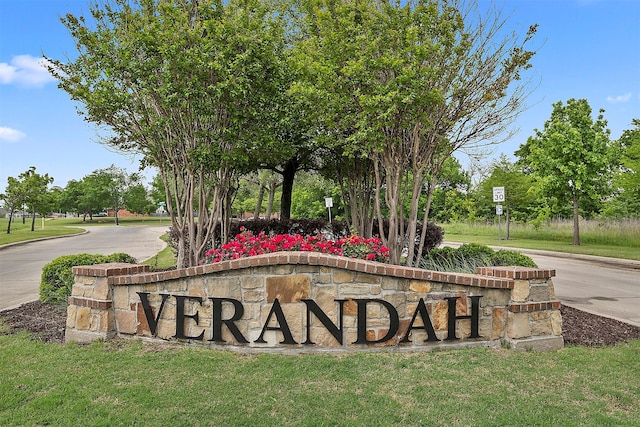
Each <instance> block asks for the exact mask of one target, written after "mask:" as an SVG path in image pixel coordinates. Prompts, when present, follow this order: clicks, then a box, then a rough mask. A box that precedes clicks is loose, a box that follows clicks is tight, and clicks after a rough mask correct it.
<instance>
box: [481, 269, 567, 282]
mask: <svg viewBox="0 0 640 427" xmlns="http://www.w3.org/2000/svg"><path fill="white" fill-rule="evenodd" d="M476 272H477V273H478V274H480V275H482V276H493V277H505V278H508V279H514V280H526V279H549V278H551V277H555V275H556V271H555V270H543V269H540V268H531V267H478V268H477V270H476Z"/></svg>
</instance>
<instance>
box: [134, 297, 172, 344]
mask: <svg viewBox="0 0 640 427" xmlns="http://www.w3.org/2000/svg"><path fill="white" fill-rule="evenodd" d="M136 293H137V294H138V295H139V296H140V302H141V303H142V308H143V309H144V315H145V317H146V318H147V323H148V324H149V330H150V331H151V335H153V336H154V337H155V336H156V329H157V328H158V319H160V315H161V314H162V309H163V308H164V303H165V302H166V301H167V298H169V296H170V295H169V294H160V296H162V302H161V303H160V309H159V310H158V314H157V315H156V317H153V311H151V306H150V305H149V299H148V298H147V296H148V295H149V292H136Z"/></svg>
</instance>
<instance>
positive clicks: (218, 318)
mask: <svg viewBox="0 0 640 427" xmlns="http://www.w3.org/2000/svg"><path fill="white" fill-rule="evenodd" d="M138 295H139V296H140V302H141V304H142V307H143V310H144V314H145V318H146V320H147V323H148V324H149V330H150V331H151V334H152V335H153V336H156V335H157V327H158V321H159V319H160V317H161V316H162V312H163V309H164V307H165V302H166V300H167V299H168V298H169V297H170V296H171V295H169V294H160V296H161V297H162V301H161V304H160V308H159V309H158V312H157V313H156V314H155V316H154V314H153V310H152V309H151V305H150V303H149V298H148V295H149V292H138ZM174 298H175V299H176V316H175V323H176V332H175V335H174V336H173V337H174V338H182V339H193V340H203V339H204V334H205V331H204V330H203V331H202V332H201V333H200V334H199V335H197V336H190V335H187V334H186V333H185V322H186V321H193V322H195V324H196V325H198V321H199V313H198V310H195V312H194V313H186V312H185V303H186V302H187V301H192V302H195V303H197V304H199V305H202V302H203V301H202V298H201V297H198V296H184V295H174ZM469 298H470V299H471V314H469V315H465V316H457V315H456V302H457V300H458V299H459V297H448V298H445V299H446V300H447V302H448V304H447V306H448V313H447V337H446V338H445V340H447V341H451V340H457V339H459V338H458V337H457V335H456V321H457V320H466V319H468V320H470V321H471V328H470V330H471V334H470V338H481V336H480V334H479V312H480V298H482V296H470V297H469ZM209 300H211V302H212V304H213V319H212V323H213V324H212V328H211V339H209V341H213V342H218V343H225V342H226V340H225V339H224V338H223V337H222V330H223V326H224V327H226V328H227V329H228V330H229V332H230V333H231V334H232V335H233V337H234V339H235V340H236V341H237V342H238V343H241V344H248V343H249V340H247V338H246V337H245V336H244V335H243V334H242V332H241V331H240V329H239V327H238V325H236V322H237V321H239V320H241V319H242V316H243V315H244V306H243V305H242V302H240V301H238V300H237V299H234V298H214V297H211V298H209ZM301 301H302V302H303V303H304V304H305V306H306V325H307V326H306V339H305V341H303V342H302V344H303V345H314V344H315V342H313V341H312V340H311V316H312V314H313V315H314V316H315V317H316V318H317V319H318V320H319V321H320V323H321V324H322V326H324V328H325V329H326V330H327V331H328V332H329V333H330V334H331V336H332V337H333V338H334V339H335V340H336V341H337V342H338V343H339V344H340V345H342V344H344V334H343V330H344V327H343V313H344V303H345V302H346V301H347V300H343V299H341V300H334V301H335V302H336V303H337V304H338V316H337V320H338V324H337V325H336V324H335V323H333V321H332V320H331V319H330V318H329V316H327V314H326V313H325V312H324V311H323V310H322V309H321V308H320V306H318V304H317V303H316V302H315V301H313V300H311V299H302V300H301ZM354 301H355V303H356V305H357V322H356V328H357V339H356V341H354V342H352V343H351V344H376V343H381V342H385V341H387V340H389V339H391V338H393V337H394V336H396V335H397V334H398V332H399V329H400V321H399V316H398V311H397V310H396V308H395V307H394V306H393V305H392V304H391V303H389V302H388V301H385V300H383V299H369V298H367V299H354ZM224 304H231V305H232V306H233V307H232V308H233V311H232V314H231V316H230V317H229V318H226V319H225V318H223V316H222V311H223V305H224ZM369 304H380V305H382V307H383V308H384V309H385V310H386V311H387V312H388V314H389V325H388V326H389V327H388V330H387V333H386V334H385V336H383V337H382V338H379V339H377V340H370V339H368V338H367V306H368V305H369ZM273 316H275V319H276V325H277V326H269V324H270V322H271V319H272V317H273ZM418 317H420V319H421V320H422V326H415V323H416V320H417V319H418ZM413 330H423V331H424V332H425V333H426V334H427V338H426V339H425V340H424V342H433V341H440V340H439V339H438V337H437V336H436V332H435V329H434V327H433V324H432V322H431V318H430V316H429V312H428V310H427V306H426V304H425V302H424V299H423V298H420V300H419V301H418V305H417V306H416V309H415V311H414V313H413V315H412V317H411V322H410V323H409V325H408V327H407V330H406V331H405V332H404V335H403V337H402V339H400V342H401V343H402V342H409V341H410V338H409V336H410V334H411V332H412V331H413ZM266 331H275V332H280V333H281V334H282V337H283V340H282V341H280V344H298V342H296V341H295V339H294V338H293V334H292V333H291V329H290V328H289V324H288V321H287V318H286V316H285V314H284V312H283V310H282V307H281V305H280V302H279V301H278V299H277V298H276V299H275V300H274V302H273V304H272V306H271V310H270V311H269V314H268V315H267V318H266V320H265V322H264V325H263V327H262V331H261V333H260V335H259V337H258V338H257V339H256V340H255V341H254V342H255V343H266V341H265V339H264V334H265V332H266Z"/></svg>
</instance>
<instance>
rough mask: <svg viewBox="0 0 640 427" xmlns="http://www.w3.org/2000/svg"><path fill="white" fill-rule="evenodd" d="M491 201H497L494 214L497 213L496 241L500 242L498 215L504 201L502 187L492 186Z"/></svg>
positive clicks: (500, 214)
mask: <svg viewBox="0 0 640 427" xmlns="http://www.w3.org/2000/svg"><path fill="white" fill-rule="evenodd" d="M493 201H494V202H496V203H498V205H496V215H498V243H500V237H501V236H500V217H501V216H502V205H501V204H499V203H502V202H504V201H505V196H504V187H493Z"/></svg>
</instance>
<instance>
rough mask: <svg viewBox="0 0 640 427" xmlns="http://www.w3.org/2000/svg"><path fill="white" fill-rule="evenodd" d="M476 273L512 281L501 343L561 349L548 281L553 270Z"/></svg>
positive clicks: (511, 269)
mask: <svg viewBox="0 0 640 427" xmlns="http://www.w3.org/2000/svg"><path fill="white" fill-rule="evenodd" d="M478 274H484V275H489V276H494V277H501V278H509V279H513V281H514V286H513V288H512V289H511V295H510V299H509V305H508V307H507V313H506V314H507V316H506V325H505V331H504V335H503V342H504V343H505V344H506V345H508V346H510V347H512V348H514V349H519V350H529V349H533V350H555V349H558V348H562V347H563V346H564V339H563V338H562V316H561V315H560V301H558V300H557V299H556V295H555V290H554V288H553V282H552V281H551V278H552V277H554V276H555V275H556V272H555V270H543V269H539V268H527V267H483V268H479V269H478Z"/></svg>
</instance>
